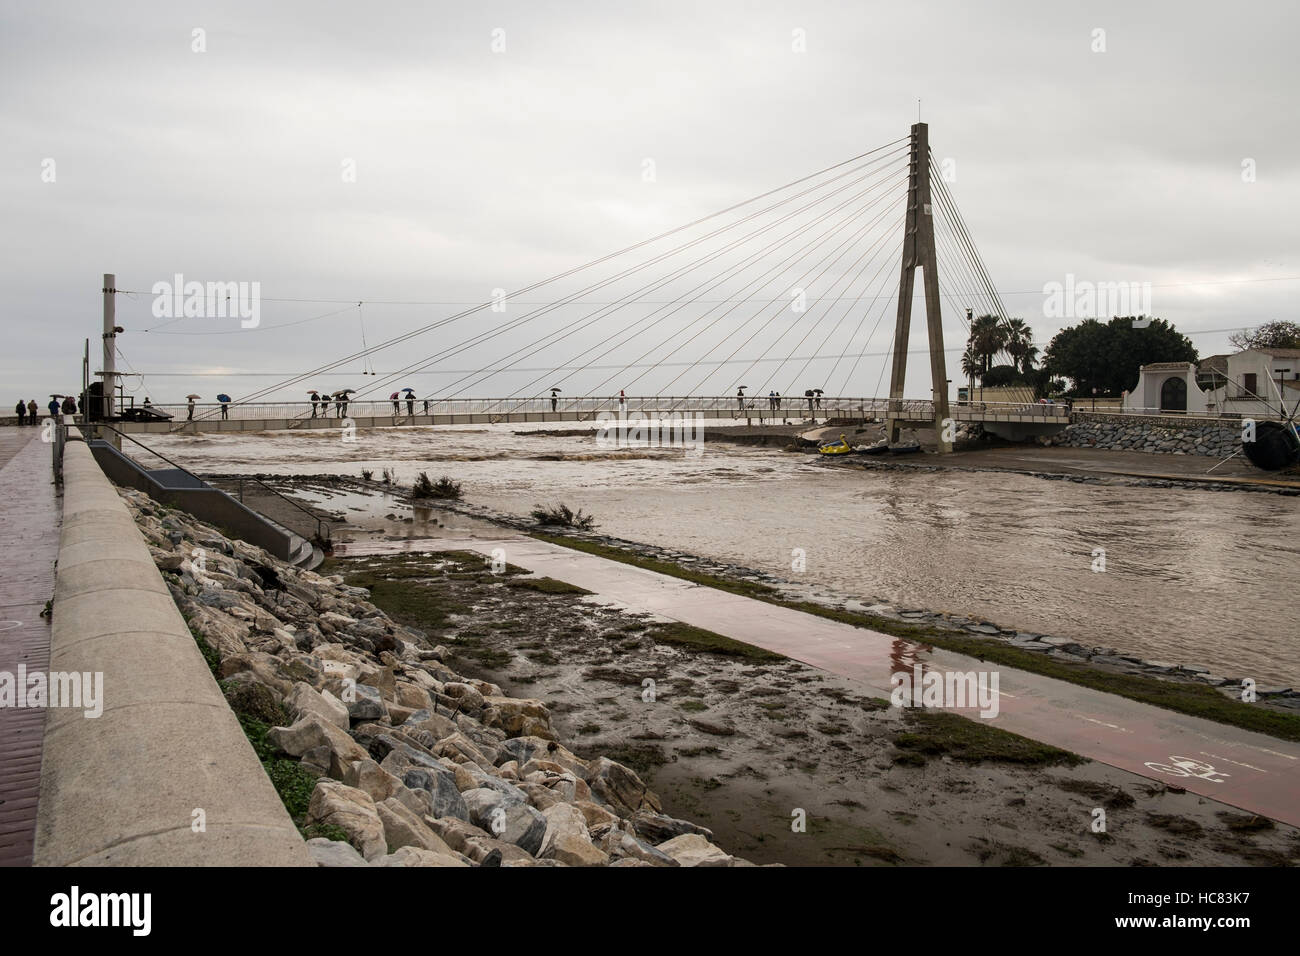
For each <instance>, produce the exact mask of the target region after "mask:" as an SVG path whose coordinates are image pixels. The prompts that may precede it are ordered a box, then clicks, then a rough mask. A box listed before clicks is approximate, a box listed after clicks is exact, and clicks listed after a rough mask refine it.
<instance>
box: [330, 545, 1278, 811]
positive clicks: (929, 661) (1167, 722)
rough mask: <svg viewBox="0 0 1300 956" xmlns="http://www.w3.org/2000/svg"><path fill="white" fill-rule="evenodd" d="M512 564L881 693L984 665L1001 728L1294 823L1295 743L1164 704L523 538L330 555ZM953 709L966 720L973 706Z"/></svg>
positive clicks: (358, 548) (349, 549)
mask: <svg viewBox="0 0 1300 956" xmlns="http://www.w3.org/2000/svg"><path fill="white" fill-rule="evenodd" d="M498 548H500V549H502V550H503V552H504V554H503V555H501V556H503V557H504V559H505V560H506V561H508V562H509V563H511V564H515V565H519V566H521V567H524V568H528V569H529V570H531V571H533V572H536V573H538V574H541V575H545V576H547V577H552V578H556V579H558V580H561V581H565V582H567V583H569V584H573V585H577V586H578V587H582V588H586V589H587V590H589V591H592V592H594V593H595V595H596V598H595V599H599V600H606V601H612V602H615V603H617V604H619V605H621V606H624V607H627V608H629V609H631V610H633V611H642V612H649V613H652V614H656V615H659V616H661V617H665V618H670V619H672V620H676V621H681V622H682V623H685V624H690V625H693V626H695V627H700V628H704V629H706V630H710V631H714V632H715V633H718V634H723V635H725V636H727V637H731V638H734V639H736V640H739V641H744V642H745V643H748V644H753V645H755V646H757V647H761V648H765V649H767V650H770V651H774V652H777V653H780V654H784V655H786V656H788V657H791V658H793V659H795V660H798V661H802V662H803V663H806V664H809V665H811V666H813V667H818V668H821V669H822V670H825V671H827V672H829V673H832V674H836V675H839V676H841V677H846V678H849V679H852V680H856V681H859V682H860V683H861V684H862V685H863V688H864V690H865V691H867V692H868V693H870V694H872V695H873V696H876V697H883V698H888V697H889V695H890V693H891V691H892V688H893V685H892V684H891V681H890V676H891V675H892V674H895V673H898V672H900V671H902V672H907V673H909V674H910V673H911V672H912V670H913V667H914V666H916V665H918V664H919V665H920V666H921V667H922V668H923V670H924V671H926V672H928V671H932V670H936V671H940V672H944V673H948V672H962V673H969V672H976V673H979V672H981V671H982V672H986V673H987V672H992V671H996V673H997V675H998V680H999V688H998V690H999V696H998V713H997V715H996V716H995V717H991V718H986V719H990V720H991V721H992V722H993V725H994V726H996V727H999V728H1001V729H1003V730H1007V731H1011V732H1013V733H1018V734H1020V735H1022V736H1025V737H1030V738H1032V739H1034V740H1038V741H1041V742H1043V743H1048V744H1051V745H1053V746H1056V747H1061V748H1063V749H1066V750H1070V751H1073V752H1074V753H1077V754H1080V755H1082V756H1085V757H1090V758H1092V759H1094V760H1098V761H1100V762H1101V763H1105V764H1108V765H1109V766H1112V767H1118V768H1120V769H1122V770H1127V771H1130V772H1132V773H1136V774H1139V775H1141V776H1144V777H1148V778H1151V779H1153V780H1158V781H1160V782H1162V783H1164V784H1167V785H1170V786H1179V787H1184V788H1186V789H1187V790H1188V791H1189V792H1191V793H1196V794H1200V795H1202V796H1206V797H1210V798H1212V799H1215V800H1218V801H1221V802H1223V803H1226V804H1229V805H1232V806H1235V807H1238V808H1240V809H1242V810H1247V811H1250V812H1252V813H1258V814H1262V815H1264V816H1267V817H1270V818H1272V819H1274V820H1278V821H1281V822H1284V823H1289V824H1292V825H1294V826H1300V744H1296V743H1291V742H1287V741H1282V740H1278V739H1275V738H1273V737H1269V736H1266V735H1264V734H1259V733H1254V732H1251V731H1248V730H1241V729H1238V728H1235V727H1228V726H1225V725H1223V724H1218V723H1214V722H1213V721H1208V720H1203V719H1201V718H1197V717H1191V716H1186V715H1183V714H1178V713H1174V712H1173V711H1167V710H1163V709H1161V708H1158V707H1153V706H1151V705H1148V704H1142V703H1139V702H1137V701H1131V700H1128V699H1126V698H1123V697H1117V696H1114V695H1111V694H1104V693H1100V692H1098V691H1094V690H1091V689H1088V688H1085V687H1079V686H1077V685H1074V684H1070V683H1066V682H1064V681H1058V680H1053V679H1051V678H1047V677H1041V676H1039V675H1037V674H1031V673H1028V672H1025V671H1018V670H1014V669H1011V668H1006V667H996V668H995V667H991V666H989V665H986V664H984V663H982V662H981V661H979V660H976V659H974V658H970V657H965V656H963V655H959V654H954V653H950V652H948V651H942V650H938V649H929V648H926V647H923V646H921V645H917V644H914V643H912V642H909V641H905V640H901V639H899V638H896V637H893V636H891V635H888V634H882V633H879V632H877V631H871V630H868V629H865V628H859V627H854V626H852V625H849V624H843V623H840V622H838V621H832V620H829V619H827V618H822V617H817V616H815V615H809V614H804V613H802V612H799V611H795V610H792V609H790V608H784V607H779V606H777V605H773V604H768V603H766V602H762V601H757V600H754V599H752V598H747V597H742V596H740V595H736V594H731V593H728V592H724V591H718V590H715V589H713V588H708V587H703V586H700V585H697V584H692V583H691V582H689V581H684V580H681V579H679V578H673V577H668V576H666V575H662V574H657V573H655V572H652V571H646V570H644V569H641V568H638V567H635V566H633V565H628V564H623V563H621V562H616V561H611V560H608V559H606V558H601V557H597V556H595V555H589V554H586V553H583V552H579V551H572V550H570V549H567V548H562V547H559V546H557V545H552V544H549V543H547V542H543V541H538V540H536V539H533V538H529V537H526V536H523V535H511V534H500V533H498V534H493V535H484V536H481V537H471V536H453V537H443V538H427V539H413V540H405V541H397V542H369V543H364V544H363V543H350V544H347V545H341V546H340V547H339V548H338V549H337V555H338V556H339V557H361V556H365V555H372V554H393V553H400V552H420V551H429V550H439V551H449V550H470V551H476V552H479V553H481V554H484V555H485V556H490V555H491V554H492V552H493V551H494V549H498ZM951 709H953V710H957V712H959V713H962V714H963V715H965V716H968V717H972V718H977V712H976V711H975V710H973V709H970V708H966V709H960V710H958V709H957V708H951Z"/></svg>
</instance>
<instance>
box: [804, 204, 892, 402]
mask: <svg viewBox="0 0 1300 956" xmlns="http://www.w3.org/2000/svg"><path fill="white" fill-rule="evenodd" d="M902 230H904V222H902V221H900V222H898V225H897V228H896V229H894V230H893V232H892V233H891V234H889V237H888V241H887V242H885V245H884V246H883V248H891V247H893V243H894V242H897V239H898V237H900V235H901V234H902ZM891 261H892V260H891V259H888V258H884V259H881V263H880V268H879V269H878V271H876V274H875V276H872V277H871V280H870V281H868V282H867V285H866V287H867V289H874V290H875V291H874V293H872V294H871V295H870V297H866V298H862V299H861V300H859V302H858V304H861V306H862V317H861V319H858V324H857V325H855V326H854V329H853V334H850V336H849V337H848V338H846V339H845V341H844V349H842V350H840V355H839V356H837V358H836V360H835V364H833V365H831V369H829V372H827V373H826V375H824V376H822V381H824V382H826V384H827V386H829V384H831V378H832V377H833V376H835V369H837V368H839V367H840V363H841V362H844V359H845V356H848V354H849V349H852V347H853V341H854V339H855V338H857V337H858V333H859V332H861V330H862V325H863V324H865V323H866V320H867V317H868V316H870V315H871V312H872V311H875V308H876V303H881V307H880V310H879V315H880V316H883V315H884V310H885V308H887V307H888V304H889V303H891V302H893V295H891V294H889V293H887V289H888V286H889V273H888V272H887V269H888V267H889V264H891ZM878 280H879V285H876V281H878ZM852 312H853V308H852V306H850V307H849V308H846V310H845V311H844V313H842V315H841V316H840V321H837V323H836V325H835V328H833V329H832V330H831V332H829V333H828V334H827V337H826V338H823V339H822V342H820V343H819V345H818V347H816V349H815V350H814V352H820V351H822V349H824V347H826V343H827V342H828V341H829V339H831V338H832V337H833V336H835V333H836V332H839V330H840V325H841V324H842V323H844V320H845V319H848V317H849V315H850V313H852ZM879 326H880V319H879V317H878V319H876V323H875V325H872V326H871V332H870V333H867V338H866V341H865V342H863V343H862V350H863V352H865V351H867V349H870V347H871V339H872V337H875V334H876V329H878V328H879ZM861 360H862V356H861V355H859V356H858V362H861ZM809 364H810V363H809V362H805V363H803V365H802V367H801V368H800V371H798V372H797V373H796V375H794V377H793V378H792V380H790V384H789V385H788V386H787V389H785V390H787V392H790V390H792V389H794V388H797V386H796V382H797V381H798V380H800V378H801V377H802V376H803V373H805V371H806V369H807V367H809ZM857 367H858V363H857V362H855V363H854V365H853V371H857ZM850 377H852V371H850ZM846 384H848V378H846V381H845V385H846ZM828 390H829V389H828ZM831 394H846V393H845V392H844V390H842V389H841V390H839V392H832V393H831Z"/></svg>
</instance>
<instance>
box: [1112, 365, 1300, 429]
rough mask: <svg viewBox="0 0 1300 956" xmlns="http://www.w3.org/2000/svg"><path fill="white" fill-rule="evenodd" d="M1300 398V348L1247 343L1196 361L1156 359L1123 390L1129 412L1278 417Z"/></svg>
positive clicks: (1139, 372) (1139, 371)
mask: <svg viewBox="0 0 1300 956" xmlns="http://www.w3.org/2000/svg"><path fill="white" fill-rule="evenodd" d="M1198 380H1199V381H1198ZM1283 401H1285V403H1286V410H1287V415H1290V414H1292V413H1293V412H1294V411H1295V409H1296V405H1297V403H1300V349H1267V348H1259V349H1246V350H1245V351H1242V352H1236V353H1234V354H1232V355H1212V356H1210V357H1209V358H1207V359H1204V360H1203V361H1202V362H1201V363H1200V365H1199V367H1198V366H1197V365H1196V364H1195V363H1192V362H1156V363H1154V364H1152V365H1143V366H1142V367H1141V368H1140V369H1139V370H1138V382H1137V385H1135V386H1134V387H1133V389H1132V390H1131V391H1129V392H1127V393H1125V395H1124V410H1125V411H1126V412H1147V413H1149V414H1153V415H1154V414H1191V415H1195V414H1201V415H1222V416H1225V417H1232V418H1278V417H1279V411H1280V409H1281V405H1282V402H1283Z"/></svg>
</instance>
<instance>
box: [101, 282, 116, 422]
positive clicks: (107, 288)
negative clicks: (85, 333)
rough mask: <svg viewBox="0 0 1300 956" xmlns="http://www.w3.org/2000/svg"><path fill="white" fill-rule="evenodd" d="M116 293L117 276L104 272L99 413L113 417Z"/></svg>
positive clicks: (105, 416) (106, 416)
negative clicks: (102, 382) (101, 373)
mask: <svg viewBox="0 0 1300 956" xmlns="http://www.w3.org/2000/svg"><path fill="white" fill-rule="evenodd" d="M116 294H117V276H115V275H113V274H112V273H109V272H105V273H104V371H103V376H104V397H103V404H102V405H101V409H102V411H101V414H102V415H103V417H104V418H106V419H107V418H112V417H113V402H114V399H115V397H116V396H115V395H114V394H113V391H114V389H115V388H116V387H117V312H116V310H115V305H116V302H115V300H114V296H115V295H116Z"/></svg>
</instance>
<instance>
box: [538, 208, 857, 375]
mask: <svg viewBox="0 0 1300 956" xmlns="http://www.w3.org/2000/svg"><path fill="white" fill-rule="evenodd" d="M861 195H862V194H859V196H861ZM855 198H856V197H855ZM842 205H843V204H841V206H840V207H836V210H831V211H828V213H824V214H822V215H821V216H818V218H817V219H815V220H813V221H812V222H810V223H807V224H805V225H803V226H800V227H799V228H798V229H796V230H794V231H792V232H790V233H787V234H786V235H785V236H783V237H782V238H781V239H780V240H778V241H777V242H774V243H770V244H769V245H768V246H766V247H764V248H763V249H760V250H758V251H757V252H755V253H754V254H752V255H751V256H750V257H748V259H747V260H746V261H745V262H744V263H742V264H741V267H739V268H738V269H737V270H736V271H735V272H733V274H732V275H731V276H729V277H727V279H726V280H724V281H729V280H730V279H731V278H734V277H736V276H738V275H740V274H741V273H742V272H743V271H744V270H745V269H747V268H748V267H749V266H750V265H753V264H755V263H758V262H761V261H762V259H763V257H764V256H765V255H766V254H767V253H768V252H770V251H772V250H774V249H777V248H779V247H780V246H782V245H785V244H786V243H787V242H789V241H790V240H791V239H794V238H800V237H802V236H803V235H804V234H805V233H807V232H808V231H810V230H811V228H812V227H813V226H815V225H817V224H819V223H820V222H821V221H823V220H824V219H826V218H828V216H829V212H833V211H837V210H838V209H839V208H842ZM860 215H861V210H855V211H854V212H853V213H851V214H850V215H849V216H847V217H846V218H845V219H843V220H842V221H841V222H840V223H838V224H837V225H836V227H834V229H833V230H832V231H838V229H839V228H840V227H841V226H844V225H847V224H849V223H851V222H852V221H853V220H854V219H856V218H858V217H859V216H860ZM793 258H795V256H794V255H791V256H788V257H787V258H786V259H785V260H783V261H782V262H779V263H777V264H776V265H774V266H771V267H769V268H768V269H767V270H766V271H764V272H762V273H760V274H759V275H758V276H757V277H755V278H753V279H750V280H749V281H748V282H747V283H745V285H743V286H741V288H740V289H738V290H736V292H737V293H740V292H744V293H745V295H744V296H743V297H740V296H733V297H731V298H728V299H723V300H721V301H719V302H716V303H715V304H714V305H713V306H712V307H711V308H709V309H708V310H706V311H705V312H704V313H703V314H701V315H699V316H697V317H696V318H694V319H692V320H691V321H690V322H689V323H687V324H686V326H684V327H683V328H681V329H678V330H677V331H675V332H673V333H672V334H671V335H669V336H668V338H667V339H666V340H664V341H662V342H656V343H655V344H654V345H652V346H651V347H650V348H649V349H647V350H646V351H644V352H642V353H641V354H640V355H639V356H637V357H636V358H634V359H633V360H632V361H631V362H628V363H626V364H624V365H623V366H621V367H614V368H615V371H614V373H613V374H611V375H609V376H607V377H606V378H605V379H604V380H603V381H602V382H600V383H599V384H597V385H596V386H595V388H594V389H593V390H592V391H593V394H599V393H600V391H601V390H602V389H603V388H605V387H606V386H607V385H608V384H609V383H610V382H611V381H613V380H615V379H617V378H619V377H620V376H621V375H623V374H625V373H626V372H627V371H628V370H629V369H631V368H645V369H646V371H644V372H642V373H641V374H640V375H638V376H636V377H635V378H633V379H632V380H631V381H629V382H624V383H623V386H622V387H624V388H626V387H630V386H631V385H633V384H635V383H636V382H637V381H640V379H641V378H642V377H644V375H646V374H647V373H648V372H649V371H652V370H653V369H654V368H655V367H656V364H657V363H655V362H651V363H649V365H648V366H642V365H641V364H640V363H641V362H642V360H643V359H645V358H646V357H647V356H649V355H650V354H651V353H653V352H656V351H659V350H661V349H663V350H664V352H665V355H667V354H672V353H674V352H675V351H677V350H680V348H682V347H684V346H685V345H688V344H689V343H690V342H691V341H694V339H695V338H697V337H698V336H699V335H700V334H702V332H704V331H707V330H708V329H709V328H712V327H713V326H714V325H716V324H717V322H719V321H721V320H722V319H723V318H725V317H726V316H727V315H729V314H731V313H732V312H734V311H735V310H736V309H738V308H740V307H741V306H742V305H744V304H745V302H747V301H750V293H751V292H752V291H756V290H757V289H762V288H763V287H764V286H766V285H768V284H770V282H771V281H772V280H771V279H769V278H768V277H769V276H771V275H772V274H773V273H775V272H777V271H779V270H780V269H782V268H783V267H784V266H785V263H787V262H789V261H790V260H791V259H793ZM765 279H767V281H766V282H764V281H763V280H765ZM720 284H721V283H717V284H715V285H714V287H713V288H717V287H718V285H720ZM710 291H711V290H710ZM704 294H707V292H706V293H704ZM728 302H731V303H732V304H731V307H730V308H729V309H727V310H726V311H725V312H723V313H722V314H721V315H720V316H718V317H716V318H715V319H714V321H713V322H710V323H709V324H708V325H707V326H706V327H705V328H704V329H702V330H701V332H697V333H696V334H695V335H694V336H691V337H690V338H689V339H687V340H686V342H684V343H682V345H681V346H674V345H672V341H673V339H675V338H676V337H677V336H679V335H683V334H685V333H686V332H687V331H689V330H690V329H691V328H693V327H694V326H696V325H698V324H699V323H701V322H703V321H704V320H705V319H707V318H708V317H709V315H710V314H712V313H713V312H715V311H716V310H717V309H718V308H720V307H721V306H723V305H726V304H727V303H728ZM683 305H684V304H683ZM683 305H678V306H677V307H676V308H674V309H673V310H672V311H671V312H669V313H666V314H664V315H662V316H660V317H659V318H654V316H655V314H656V313H651V314H650V315H648V316H645V317H644V318H643V319H641V320H638V322H637V323H634V325H633V327H632V328H631V329H619V330H616V331H615V332H614V333H613V334H611V335H609V336H606V337H605V338H604V339H602V340H601V341H600V342H597V343H596V344H595V345H593V346H591V347H589V348H587V349H584V350H583V351H582V352H580V353H579V354H578V355H577V356H575V357H573V358H572V359H570V360H569V361H568V362H566V363H565V364H564V365H563V366H561V368H564V369H569V370H570V371H569V373H568V374H567V375H565V376H563V377H561V378H560V379H559V381H561V382H563V381H567V380H568V379H569V378H572V377H573V376H574V375H576V374H578V373H579V372H581V371H583V370H585V369H586V368H588V367H590V366H592V365H595V363H596V362H598V361H600V360H601V359H602V358H604V357H605V356H606V355H608V354H609V353H610V352H613V351H616V350H617V349H620V348H622V347H624V346H626V345H627V344H629V343H631V342H632V341H634V340H636V339H637V338H640V337H641V336H643V335H646V334H648V333H649V332H650V331H652V330H653V329H654V328H655V327H657V326H658V325H659V324H660V323H662V322H663V321H665V320H666V319H668V318H670V317H671V316H672V315H673V314H676V313H677V312H679V311H681V308H682V307H683ZM658 311H662V310H656V312H658ZM651 319H653V321H649V320H651ZM638 326H640V327H639V328H638ZM621 336H625V337H624V338H623V339H622V341H620V342H617V343H615V344H614V345H611V346H609V347H608V348H606V349H605V350H604V351H603V352H601V353H599V354H597V355H595V356H593V357H592V358H590V359H589V360H588V361H587V362H585V363H583V364H582V365H580V366H574V365H572V364H570V363H572V362H577V361H578V360H579V359H581V358H583V357H584V356H586V355H587V354H589V353H590V352H593V351H595V350H596V349H599V348H601V347H602V346H605V345H606V344H607V343H609V342H611V341H613V340H614V339H616V338H619V337H621ZM537 381H538V380H537V379H534V381H533V382H530V383H529V385H528V386H526V387H525V389H524V392H525V394H527V389H528V388H529V387H531V386H532V385H533V384H535V383H536V382H537Z"/></svg>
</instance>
